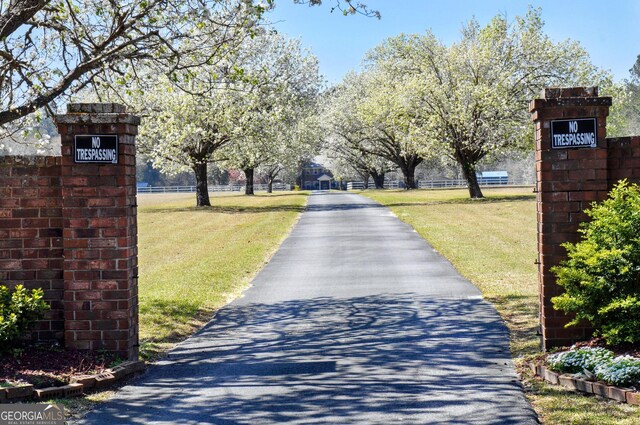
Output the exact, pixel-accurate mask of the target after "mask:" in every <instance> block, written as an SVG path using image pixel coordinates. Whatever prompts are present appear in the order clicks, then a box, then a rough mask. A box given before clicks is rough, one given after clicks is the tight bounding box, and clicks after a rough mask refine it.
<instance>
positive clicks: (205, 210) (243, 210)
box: [140, 204, 305, 214]
mask: <svg viewBox="0 0 640 425" xmlns="http://www.w3.org/2000/svg"><path fill="white" fill-rule="evenodd" d="M304 210H305V207H304V206H303V205H293V204H285V205H267V206H264V207H259V206H240V205H233V206H228V205H213V206H210V207H196V206H193V207H176V208H171V207H161V208H153V207H150V208H145V209H143V210H141V211H140V213H141V214H157V213H163V214H164V213H174V212H195V213H202V214H256V213H268V212H285V211H290V212H303V211H304Z"/></svg>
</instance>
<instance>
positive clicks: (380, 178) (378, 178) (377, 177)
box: [371, 172, 384, 189]
mask: <svg viewBox="0 0 640 425" xmlns="http://www.w3.org/2000/svg"><path fill="white" fill-rule="evenodd" d="M371 177H373V182H374V183H375V184H376V189H384V173H378V172H371Z"/></svg>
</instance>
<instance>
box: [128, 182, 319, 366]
mask: <svg viewBox="0 0 640 425" xmlns="http://www.w3.org/2000/svg"><path fill="white" fill-rule="evenodd" d="M307 196H308V193H306V192H284V193H283V192H279V193H274V194H266V193H265V194H258V195H254V196H245V195H241V194H237V193H234V194H228V193H227V194H217V193H216V194H215V195H214V194H212V196H211V204H212V206H211V207H196V206H195V194H191V193H190V194H141V195H138V247H139V254H138V255H139V298H140V349H141V350H140V351H141V355H142V356H143V357H144V358H146V359H153V358H156V357H157V356H159V355H160V354H161V353H163V352H164V351H166V350H167V349H168V348H170V347H171V346H172V345H173V344H175V343H176V342H179V341H181V340H183V339H185V338H186V337H187V336H189V335H191V334H192V333H193V332H195V331H196V330H197V329H198V328H200V327H201V326H202V325H203V324H204V323H206V322H207V321H208V320H209V319H210V318H211V316H212V314H213V313H214V312H215V310H216V309H218V308H220V307H222V306H224V305H225V304H227V303H228V302H229V301H231V300H233V299H234V298H236V297H238V296H239V295H240V294H241V293H242V291H244V290H245V289H246V288H247V287H248V286H249V282H250V281H251V278H252V277H253V276H254V275H255V274H256V273H257V271H258V270H260V269H261V268H262V266H263V265H264V264H265V263H266V262H267V261H268V259H269V258H270V256H271V255H272V254H273V253H274V252H275V250H276V249H277V248H278V246H279V245H280V243H281V242H282V240H283V239H284V238H285V237H286V235H287V234H288V232H289V230H290V229H291V228H292V227H293V224H294V223H295V222H296V220H297V218H298V216H299V214H300V212H301V211H302V210H303V209H304V206H305V204H306V200H307Z"/></svg>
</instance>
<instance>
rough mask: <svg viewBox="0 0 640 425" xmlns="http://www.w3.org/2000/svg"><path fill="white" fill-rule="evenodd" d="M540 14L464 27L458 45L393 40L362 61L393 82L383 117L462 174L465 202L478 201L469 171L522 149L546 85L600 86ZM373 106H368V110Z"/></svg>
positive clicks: (579, 51) (578, 50)
mask: <svg viewBox="0 0 640 425" xmlns="http://www.w3.org/2000/svg"><path fill="white" fill-rule="evenodd" d="M542 28H543V22H542V20H541V17H540V11H539V10H536V9H530V10H529V12H528V13H527V15H526V16H525V17H516V19H515V21H513V22H508V21H507V19H506V18H505V17H504V16H496V17H495V18H494V19H493V20H492V21H491V22H490V23H489V24H488V25H487V26H485V27H480V25H479V24H478V23H477V21H475V20H472V21H470V22H469V23H468V25H467V26H465V27H464V28H463V30H462V37H461V40H460V41H459V42H458V43H454V44H452V45H451V46H445V45H444V44H442V43H441V42H440V41H439V40H438V39H437V38H436V37H435V36H434V35H433V34H432V33H430V32H429V33H427V34H425V35H400V36H397V37H394V38H391V39H389V40H387V41H386V42H384V43H383V44H382V45H380V46H378V47H377V48H375V49H374V50H373V51H372V52H371V53H370V55H369V57H368V64H369V68H370V69H371V70H372V71H375V72H377V71H379V70H381V71H382V74H381V75H383V76H385V77H384V78H386V79H387V80H388V81H392V82H393V86H394V87H395V88H393V89H392V90H391V91H390V92H389V93H386V92H382V93H381V95H380V96H378V101H384V100H385V99H390V100H389V102H387V103H388V104H390V105H391V107H390V108H389V111H390V112H389V117H390V118H391V119H392V120H395V121H396V122H397V123H398V124H399V125H400V126H401V127H403V128H404V129H405V130H406V131H407V133H408V134H411V135H413V137H412V140H413V142H415V143H416V145H417V148H418V149H419V151H420V152H421V153H423V155H428V154H436V155H447V156H449V157H450V158H452V159H453V160H455V161H456V162H457V163H458V164H459V165H460V167H461V168H462V172H463V175H464V177H465V179H466V180H467V185H468V188H469V194H470V196H471V197H472V198H480V197H482V196H483V195H482V191H481V190H480V187H479V185H478V181H477V178H476V164H477V163H478V162H479V161H480V160H482V159H483V158H485V157H486V156H487V155H493V154H500V153H503V152H504V151H505V150H508V149H526V148H529V147H530V146H531V144H532V141H533V137H532V132H531V127H530V125H529V113H528V110H527V105H528V102H529V101H530V100H531V99H532V98H533V97H535V96H536V95H537V94H538V93H539V91H540V89H542V88H543V87H546V86H553V85H593V84H594V82H599V81H603V80H605V81H606V80H608V79H609V77H608V75H607V74H604V73H601V72H598V71H597V70H596V69H595V68H594V67H593V66H592V65H591V63H590V62H589V56H588V54H587V53H586V51H585V50H584V49H583V48H582V47H581V46H580V45H579V44H578V43H575V42H571V41H565V42H561V43H554V42H552V41H551V40H550V39H549V38H548V37H547V36H546V35H545V34H544V32H543V30H542ZM374 104H375V103H374Z"/></svg>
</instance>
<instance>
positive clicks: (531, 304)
mask: <svg viewBox="0 0 640 425" xmlns="http://www.w3.org/2000/svg"><path fill="white" fill-rule="evenodd" d="M487 299H488V300H489V301H491V303H493V304H494V305H495V306H496V308H497V309H498V312H500V314H501V316H502V318H503V319H504V320H505V321H506V322H507V323H508V327H509V334H510V340H511V351H512V354H513V356H514V357H520V356H526V355H533V354H537V353H539V352H540V349H541V345H540V337H539V336H538V333H539V330H540V323H539V321H538V313H539V307H540V306H539V299H538V297H537V296H535V295H505V296H494V297H488V298H487Z"/></svg>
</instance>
